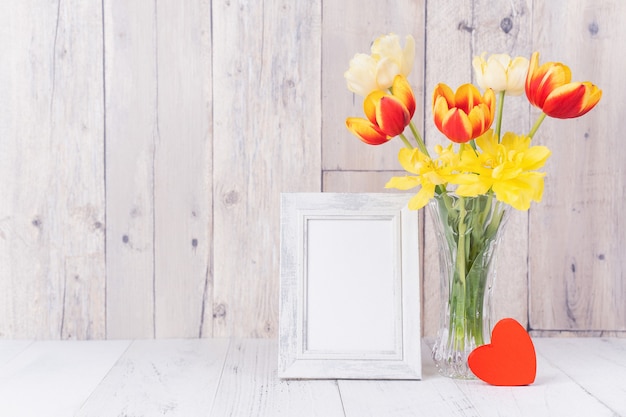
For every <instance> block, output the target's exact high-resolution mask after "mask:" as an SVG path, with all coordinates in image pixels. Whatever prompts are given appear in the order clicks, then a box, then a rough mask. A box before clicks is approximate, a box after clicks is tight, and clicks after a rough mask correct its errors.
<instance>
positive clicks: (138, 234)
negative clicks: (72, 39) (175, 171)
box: [103, 0, 158, 338]
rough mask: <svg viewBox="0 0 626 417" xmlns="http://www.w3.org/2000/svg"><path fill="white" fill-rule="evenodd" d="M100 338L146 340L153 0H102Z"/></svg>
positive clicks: (150, 321) (150, 279)
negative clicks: (103, 276) (103, 279)
mask: <svg viewBox="0 0 626 417" xmlns="http://www.w3.org/2000/svg"><path fill="white" fill-rule="evenodd" d="M103 9H104V34H105V45H106V47H105V56H104V64H105V65H104V74H105V78H106V97H105V99H106V155H105V157H106V213H107V233H106V250H107V253H106V255H107V263H106V273H107V285H106V300H107V306H106V307H107V317H106V327H107V337H108V338H131V337H139V338H145V337H154V334H155V324H154V314H155V312H154V278H155V271H154V251H155V247H154V234H155V227H154V189H155V182H154V179H155V138H156V137H157V136H158V124H157V117H158V116H157V115H158V108H157V62H156V59H157V58H156V42H157V39H156V10H155V3H154V2H142V1H129V2H118V1H108V0H107V1H104V3H103Z"/></svg>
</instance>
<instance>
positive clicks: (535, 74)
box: [526, 52, 602, 119]
mask: <svg viewBox="0 0 626 417" xmlns="http://www.w3.org/2000/svg"><path fill="white" fill-rule="evenodd" d="M571 80H572V72H571V71H570V69H569V67H568V66H567V65H564V64H562V63H560V62H546V63H545V64H543V65H541V66H539V53H538V52H535V53H533V55H532V57H531V59H530V67H529V69H528V76H527V78H526V96H527V97H528V100H529V101H530V103H531V104H532V105H533V106H536V107H539V108H540V109H541V110H542V111H543V112H544V113H545V114H546V115H548V116H550V117H554V118H557V119H570V118H574V117H580V116H582V115H583V114H585V113H587V112H588V111H589V110H591V109H592V108H594V107H595V105H596V104H598V102H599V101H600V98H601V97H602V90H600V89H599V88H598V87H597V86H595V85H594V84H592V83H590V82H588V81H585V82H571Z"/></svg>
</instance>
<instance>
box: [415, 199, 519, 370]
mask: <svg viewBox="0 0 626 417" xmlns="http://www.w3.org/2000/svg"><path fill="white" fill-rule="evenodd" d="M427 207H428V210H429V213H430V215H431V218H432V219H433V223H434V228H435V232H436V236H437V243H438V249H439V268H440V280H441V312H440V325H439V330H438V333H437V339H436V341H435V344H434V346H433V351H432V357H433V360H434V362H435V366H436V367H437V370H438V371H439V373H440V374H442V375H444V376H447V377H451V378H459V379H473V378H474V374H473V373H472V372H471V370H470V369H469V367H468V365H467V357H468V356H469V354H470V353H471V352H472V350H474V349H475V348H476V347H478V346H481V345H483V344H485V343H489V341H490V335H491V321H490V320H491V308H492V300H491V298H492V290H493V284H494V280H495V258H496V253H497V249H498V242H499V241H500V238H501V236H502V232H503V230H504V226H505V223H506V220H507V218H508V214H509V208H510V206H509V205H507V204H505V203H502V202H500V201H498V200H496V198H495V196H494V195H493V193H488V194H486V195H480V196H477V197H461V196H457V195H456V194H454V193H452V192H444V193H441V194H439V195H435V198H433V199H432V200H431V201H430V202H429V203H428V206H427Z"/></svg>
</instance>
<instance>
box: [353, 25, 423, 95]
mask: <svg viewBox="0 0 626 417" xmlns="http://www.w3.org/2000/svg"><path fill="white" fill-rule="evenodd" d="M414 59H415V39H413V37H412V36H410V35H409V36H407V37H406V39H405V45H404V48H402V47H401V46H400V39H399V38H398V36H397V35H395V34H393V33H392V34H389V35H384V36H381V37H379V38H378V39H376V40H375V41H374V43H373V44H372V47H371V55H367V54H356V55H355V56H354V58H352V60H350V68H349V69H348V70H347V71H346V72H345V73H344V77H345V79H346V82H347V85H348V90H350V91H352V92H353V93H355V94H358V95H360V96H362V97H367V96H368V95H369V94H370V93H371V92H372V91H376V90H380V91H386V90H387V89H389V88H390V87H391V86H392V84H393V80H394V79H395V77H396V75H398V74H400V75H403V76H405V77H406V76H408V75H409V73H410V72H411V69H412V68H413V61H414Z"/></svg>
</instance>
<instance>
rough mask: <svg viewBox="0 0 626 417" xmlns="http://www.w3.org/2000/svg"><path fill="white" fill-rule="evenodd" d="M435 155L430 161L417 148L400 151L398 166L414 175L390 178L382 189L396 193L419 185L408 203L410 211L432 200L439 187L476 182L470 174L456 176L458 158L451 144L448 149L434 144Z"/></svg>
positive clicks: (457, 172)
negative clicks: (448, 184)
mask: <svg viewBox="0 0 626 417" xmlns="http://www.w3.org/2000/svg"><path fill="white" fill-rule="evenodd" d="M435 152H436V153H437V155H438V157H437V158H436V159H434V160H433V159H431V158H430V157H428V156H427V155H425V154H424V153H422V152H421V151H420V150H419V149H417V148H416V149H407V148H403V149H401V150H400V152H399V154H398V160H399V161H400V165H402V168H404V170H405V171H407V172H409V173H411V174H415V175H414V176H413V175H407V176H404V177H392V178H391V179H390V180H389V181H388V182H387V184H386V185H385V188H396V189H399V190H410V189H411V188H415V187H420V186H421V189H420V190H419V192H418V193H417V194H416V195H415V196H414V197H413V198H411V200H410V201H409V208H410V209H411V210H418V209H420V208H422V207H424V206H425V205H426V203H428V201H429V200H430V199H431V198H433V197H434V195H435V188H436V187H437V186H438V185H443V184H446V183H452V184H458V183H463V184H465V183H468V182H469V183H473V182H475V180H474V178H473V177H474V175H473V174H464V173H459V171H458V168H459V164H460V158H459V154H457V153H455V152H454V151H453V150H452V145H450V146H448V147H447V148H443V147H442V146H440V145H437V146H436V147H435Z"/></svg>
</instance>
